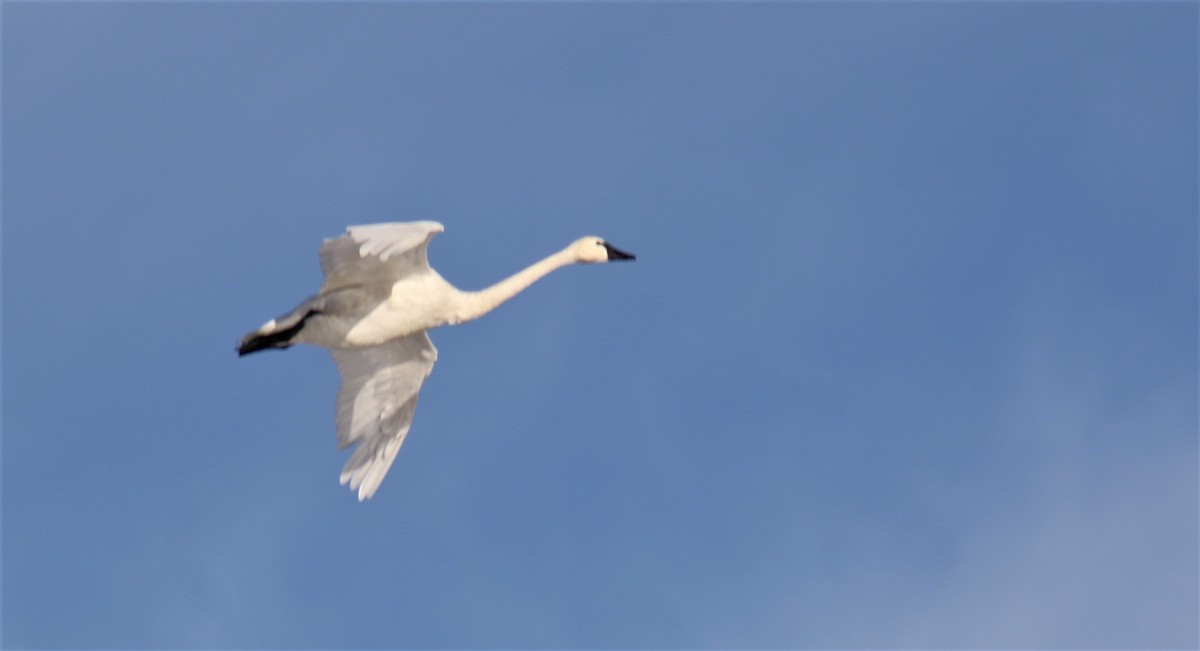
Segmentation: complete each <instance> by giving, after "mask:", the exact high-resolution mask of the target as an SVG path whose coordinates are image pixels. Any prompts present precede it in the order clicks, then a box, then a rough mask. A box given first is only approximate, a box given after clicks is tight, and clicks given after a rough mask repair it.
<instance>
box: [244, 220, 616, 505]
mask: <svg viewBox="0 0 1200 651" xmlns="http://www.w3.org/2000/svg"><path fill="white" fill-rule="evenodd" d="M443 230H444V229H443V227H442V225H441V224H439V223H437V222H430V221H422V222H405V223H388V224H369V225H364V226H351V227H349V228H348V229H346V234H345V235H342V236H340V237H336V238H332V239H328V240H325V242H324V243H323V244H322V245H321V249H320V258H321V271H322V272H323V273H324V275H325V282H324V283H323V284H322V285H321V289H320V290H319V291H318V292H317V294H316V295H315V296H312V297H309V298H308V299H306V300H305V301H303V302H302V303H300V305H299V306H297V307H296V308H295V309H294V310H292V311H291V312H288V313H287V314H284V315H282V316H279V317H276V318H274V319H271V320H270V321H267V322H266V323H264V324H263V325H262V326H261V327H259V328H258V329H256V330H254V331H252V332H250V333H248V334H247V335H246V336H244V337H242V339H241V341H240V342H239V344H238V355H239V356H244V355H249V354H251V353H255V352H258V351H261V350H268V349H272V348H279V349H283V348H288V347H290V346H292V345H293V344H311V345H315V346H321V347H324V348H327V349H329V351H330V353H331V354H332V355H333V360H334V362H335V363H336V364H337V367H338V372H339V373H340V375H341V379H342V383H341V386H340V387H339V389H338V395H337V419H336V420H337V437H338V446H339V447H340V448H347V447H351V446H355V449H354V452H353V453H352V454H351V456H350V460H349V461H347V463H346V466H345V468H344V469H343V470H342V475H341V483H342V484H349V485H350V488H351V489H352V490H356V491H358V499H359V501H362V500H365V499H368V498H370V497H371V496H373V495H374V494H375V491H376V490H378V488H379V484H380V482H382V481H383V478H384V476H385V475H386V474H387V471H388V469H389V468H391V465H392V461H394V460H395V458H396V453H397V452H399V450H400V446H401V444H403V442H404V438H405V436H407V434H408V430H409V428H410V426H411V425H412V418H413V412H414V411H415V410H416V404H417V394H418V393H419V392H420V390H421V385H422V383H424V381H425V378H426V377H428V376H429V373H430V371H432V370H433V364H434V362H435V361H436V360H437V349H436V348H435V347H434V346H433V342H432V341H430V340H429V336H428V335H427V334H426V331H428V330H432V329H434V328H437V327H440V326H443V325H455V324H459V323H465V322H467V321H471V320H473V319H477V318H479V317H481V316H483V315H484V314H487V313H488V312H490V311H492V310H493V309H495V308H496V307H497V306H498V305H500V304H501V303H503V302H504V301H507V300H508V299H510V298H512V297H513V296H515V295H517V294H518V293H520V292H521V291H522V290H524V289H525V288H527V287H529V286H530V285H532V284H533V283H534V282H536V281H537V280H538V279H539V278H542V277H543V276H545V275H546V274H548V273H550V272H552V271H554V270H555V269H559V268H562V267H565V266H567V265H571V264H578V263H602V262H609V261H613V260H633V259H635V258H634V256H633V255H631V254H628V253H625V252H623V251H621V250H619V249H617V248H615V247H613V246H612V245H610V244H608V243H607V242H605V241H604V240H603V239H601V238H598V237H584V238H580V239H578V240H576V241H575V242H572V243H571V245H570V246H568V247H567V248H565V249H563V250H562V251H559V252H557V253H554V254H552V255H550V256H549V257H547V258H545V259H543V260H540V261H538V262H535V263H534V264H532V265H530V266H529V267H527V268H525V269H523V270H521V271H519V272H517V273H516V274H513V275H512V276H510V277H508V278H506V279H504V280H502V281H500V282H498V283H496V284H495V285H492V286H491V287H488V288H486V289H483V290H480V291H462V290H460V289H457V288H455V287H454V286H453V285H451V284H450V283H448V282H446V280H445V279H443V278H442V277H441V276H440V275H438V273H437V272H436V271H434V270H433V269H432V268H431V267H430V266H429V259H428V256H427V251H426V249H427V247H428V245H429V240H430V239H432V238H433V236H434V235H436V234H438V233H441V232H442V231H443Z"/></svg>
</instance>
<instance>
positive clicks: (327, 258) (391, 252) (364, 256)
mask: <svg viewBox="0 0 1200 651" xmlns="http://www.w3.org/2000/svg"><path fill="white" fill-rule="evenodd" d="M443 230H445V229H444V228H443V227H442V225H441V224H439V223H437V222H393V223H388V224H367V225H364V226H351V227H349V228H347V229H346V234H345V235H342V236H340V237H335V238H332V239H328V240H325V242H324V243H323V244H321V251H320V257H321V272H322V273H324V274H325V284H324V286H323V287H322V289H321V291H322V293H324V292H327V291H331V290H335V289H340V288H342V287H346V286H350V285H365V284H371V283H389V284H390V283H393V282H395V281H397V280H399V279H400V278H403V277H405V276H409V275H412V274H415V273H424V272H427V271H429V257H428V255H427V252H426V247H428V245H429V240H430V239H431V238H433V236H434V235H436V234H438V233H441V232H442V231H443Z"/></svg>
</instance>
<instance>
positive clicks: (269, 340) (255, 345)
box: [237, 310, 321, 357]
mask: <svg viewBox="0 0 1200 651" xmlns="http://www.w3.org/2000/svg"><path fill="white" fill-rule="evenodd" d="M320 313H321V312H320V311H319V310H309V311H308V312H307V313H306V314H305V315H304V316H302V317H300V320H299V321H297V322H296V324H295V325H293V326H291V327H290V328H284V329H283V330H276V331H275V332H272V333H269V334H258V333H254V332H252V333H250V334H248V335H246V336H245V337H243V338H242V340H241V342H239V343H238V349H237V351H238V357H242V356H245V355H249V354H250V353H257V352H258V351H260V350H267V349H268V348H280V349H283V348H288V347H290V346H291V345H292V339H293V338H295V336H296V335H297V334H299V333H300V330H301V329H302V328H304V323H305V322H306V321H308V319H309V317H311V316H312V315H314V314H320Z"/></svg>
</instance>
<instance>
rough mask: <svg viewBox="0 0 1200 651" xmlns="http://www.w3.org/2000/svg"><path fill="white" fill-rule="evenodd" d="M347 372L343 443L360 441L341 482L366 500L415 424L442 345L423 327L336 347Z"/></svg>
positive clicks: (341, 403)
mask: <svg viewBox="0 0 1200 651" xmlns="http://www.w3.org/2000/svg"><path fill="white" fill-rule="evenodd" d="M329 352H331V353H332V354H333V361H334V362H335V363H336V364H337V367H338V371H339V372H340V373H341V375H342V386H341V388H339V389H338V395H337V436H338V447H339V448H346V447H348V446H351V445H356V446H357V447H355V449H354V453H353V454H352V455H351V456H350V460H349V461H348V462H346V467H345V468H343V469H342V478H341V482H342V483H343V484H346V483H349V484H350V489H351V490H357V491H358V500H359V501H360V502H361V501H363V500H365V499H367V498H369V497H371V496H372V495H374V494H375V491H376V489H378V488H379V484H380V482H382V481H383V477H384V475H386V474H387V471H388V468H391V467H392V461H393V460H394V459H395V458H396V453H397V452H399V451H400V445H401V444H402V443H404V437H405V435H407V434H408V428H409V427H410V426H411V425H412V419H413V411H414V410H416V408H417V394H418V393H419V392H420V391H421V384H422V383H424V382H425V378H426V377H428V376H429V372H430V371H432V370H433V363H434V362H435V361H436V360H437V349H436V348H434V347H433V342H431V341H430V340H429V337H428V335H426V334H425V333H424V332H418V333H415V334H411V335H409V336H407V337H401V338H399V339H394V340H392V341H389V342H387V343H386V344H380V345H378V346H370V347H367V348H332V349H330V351H329Z"/></svg>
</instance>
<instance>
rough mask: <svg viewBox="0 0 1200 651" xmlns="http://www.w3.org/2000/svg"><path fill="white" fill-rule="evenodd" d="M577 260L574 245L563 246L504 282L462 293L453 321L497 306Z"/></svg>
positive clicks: (468, 317)
mask: <svg viewBox="0 0 1200 651" xmlns="http://www.w3.org/2000/svg"><path fill="white" fill-rule="evenodd" d="M574 263H575V257H574V256H573V255H572V254H571V250H570V248H566V249H563V250H562V251H559V252H558V253H555V254H554V255H551V256H549V257H547V258H545V259H543V260H539V261H537V262H535V263H533V264H531V265H529V266H528V267H526V268H524V269H522V270H521V271H518V272H517V273H515V274H513V275H511V276H509V277H508V278H505V279H504V280H501V281H500V282H498V283H496V284H495V285H492V286H491V287H488V288H487V289H483V290H480V291H477V292H461V293H460V294H459V297H458V305H457V309H456V310H455V315H454V319H453V320H452V321H451V323H463V322H465V321H470V320H472V319H478V318H479V317H481V316H483V315H485V314H487V313H488V312H491V311H492V310H494V309H496V306H498V305H500V304H501V303H503V302H504V301H507V300H508V299H510V298H512V297H514V296H516V295H517V294H520V293H521V292H522V291H524V290H525V288H526V287H529V286H530V285H532V284H533V283H535V282H537V281H538V280H539V279H541V278H542V277H543V276H545V275H546V274H548V273H550V272H551V271H554V270H555V269H558V268H560V267H565V266H567V265H570V264H574Z"/></svg>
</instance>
